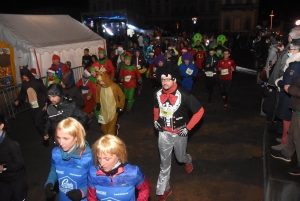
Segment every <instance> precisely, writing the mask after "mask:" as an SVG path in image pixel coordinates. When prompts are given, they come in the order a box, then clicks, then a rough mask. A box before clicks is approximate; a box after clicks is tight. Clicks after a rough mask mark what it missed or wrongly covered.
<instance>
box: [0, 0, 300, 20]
mask: <svg viewBox="0 0 300 201" xmlns="http://www.w3.org/2000/svg"><path fill="white" fill-rule="evenodd" d="M3 5H5V6H3ZM48 6H51V7H55V6H62V7H74V8H80V9H81V10H82V11H83V12H86V11H88V0H50V1H47V0H46V1H43V0H7V1H6V2H5V4H3V3H2V5H1V6H0V13H16V14H22V13H23V10H24V9H31V8H39V7H48ZM299 8H300V0H286V1H284V0H260V12H259V19H260V20H268V19H270V17H269V15H270V13H271V10H274V15H275V17H274V20H279V19H280V20H281V19H284V20H295V19H296V18H298V19H300V11H299Z"/></svg>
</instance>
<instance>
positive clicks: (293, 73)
mask: <svg viewBox="0 0 300 201" xmlns="http://www.w3.org/2000/svg"><path fill="white" fill-rule="evenodd" d="M299 62H300V53H298V54H296V55H293V57H291V58H289V59H287V61H286V66H287V68H286V70H285V68H284V69H283V70H285V72H284V74H283V77H282V78H279V79H278V80H276V82H275V84H276V86H277V87H279V88H280V91H279V101H278V104H277V108H276V116H277V117H278V118H280V119H282V120H286V121H290V120H291V118H292V111H291V109H290V100H291V95H290V94H288V93H286V92H285V91H284V86H285V85H294V84H295V83H296V80H297V77H298V76H299V75H300V65H299Z"/></svg>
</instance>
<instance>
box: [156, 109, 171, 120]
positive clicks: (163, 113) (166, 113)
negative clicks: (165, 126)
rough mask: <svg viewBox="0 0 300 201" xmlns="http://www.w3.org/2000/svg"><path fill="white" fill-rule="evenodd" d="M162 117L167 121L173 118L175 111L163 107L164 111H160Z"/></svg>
mask: <svg viewBox="0 0 300 201" xmlns="http://www.w3.org/2000/svg"><path fill="white" fill-rule="evenodd" d="M159 112H160V114H159V116H160V117H165V118H167V119H170V118H173V111H172V109H171V108H168V107H163V108H162V109H160V111H159Z"/></svg>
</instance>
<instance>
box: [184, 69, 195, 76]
mask: <svg viewBox="0 0 300 201" xmlns="http://www.w3.org/2000/svg"><path fill="white" fill-rule="evenodd" d="M185 72H186V74H188V75H192V74H193V72H194V71H193V70H192V69H190V68H188V69H186V71H185Z"/></svg>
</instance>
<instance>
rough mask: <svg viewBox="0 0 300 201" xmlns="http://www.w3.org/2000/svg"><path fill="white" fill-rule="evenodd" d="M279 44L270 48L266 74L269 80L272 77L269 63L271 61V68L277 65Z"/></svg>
mask: <svg viewBox="0 0 300 201" xmlns="http://www.w3.org/2000/svg"><path fill="white" fill-rule="evenodd" d="M277 47H278V44H276V45H271V46H270V48H269V54H268V58H267V59H266V65H265V66H266V67H267V68H266V74H267V78H269V77H270V75H269V74H270V69H269V62H270V61H271V67H272V66H273V65H274V64H275V62H276V61H277V52H278V48H277Z"/></svg>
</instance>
